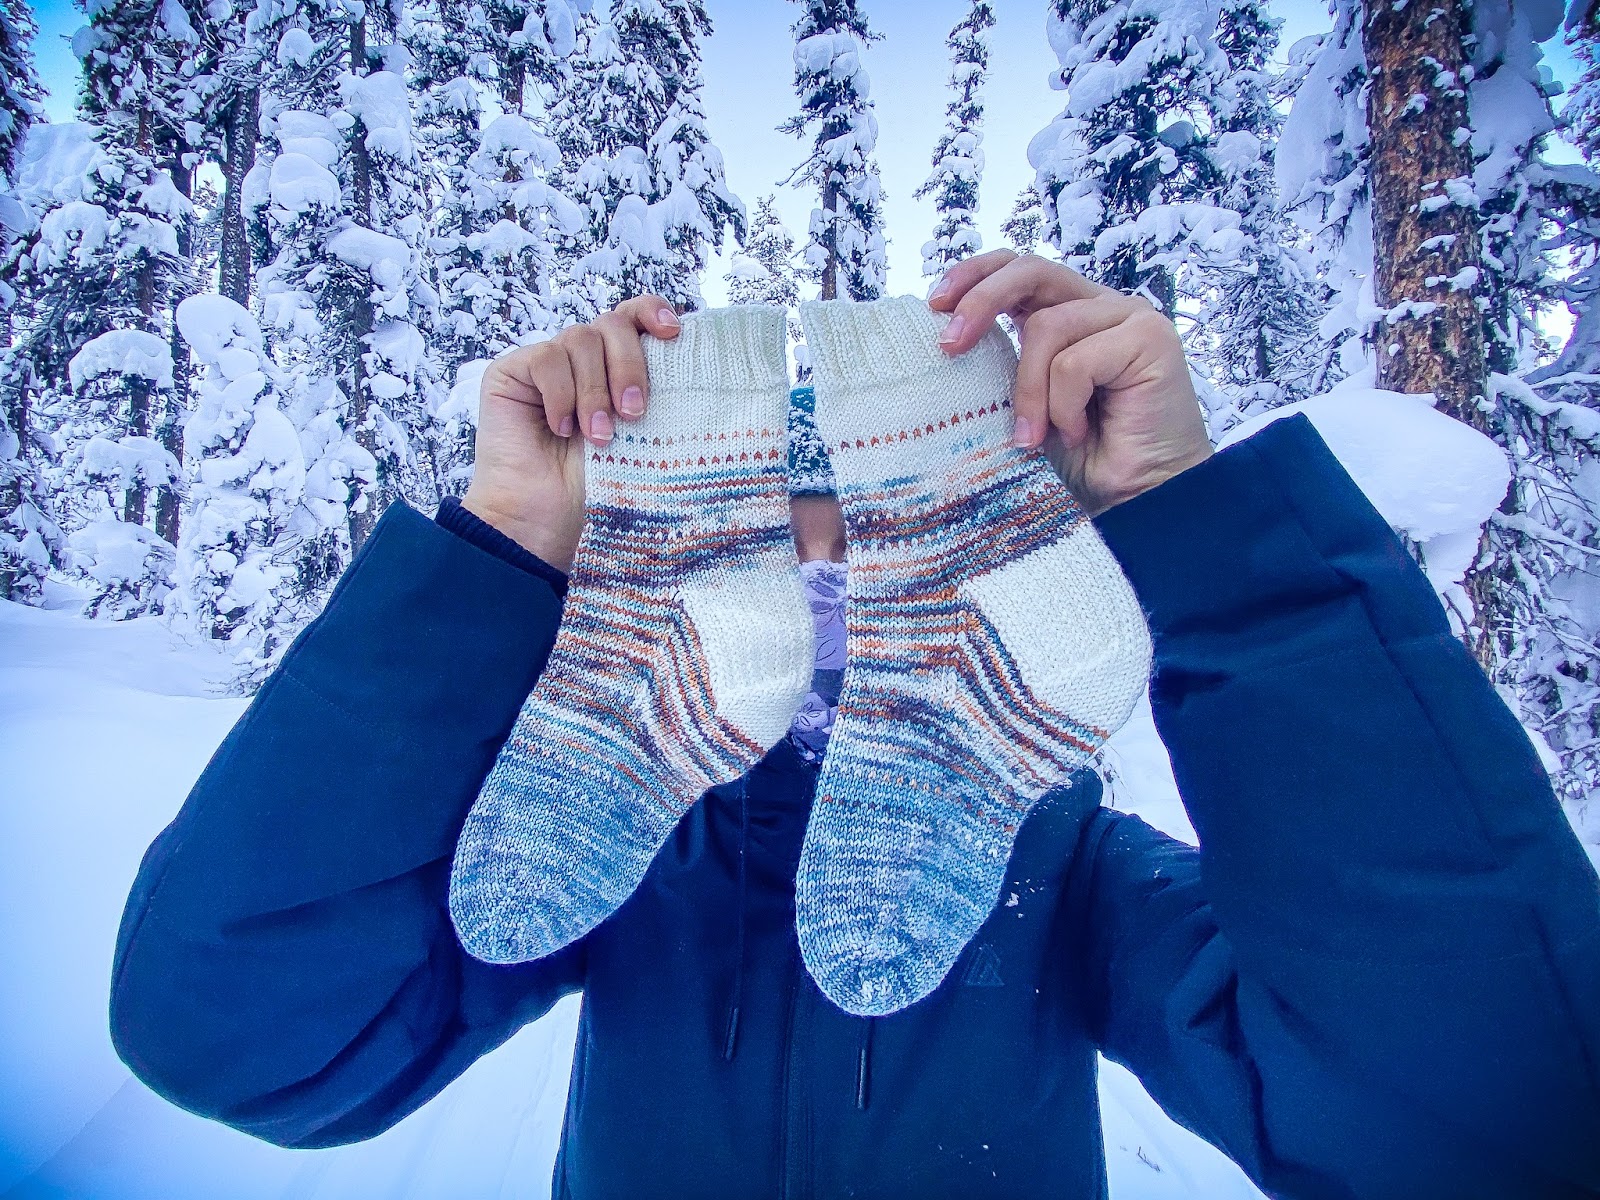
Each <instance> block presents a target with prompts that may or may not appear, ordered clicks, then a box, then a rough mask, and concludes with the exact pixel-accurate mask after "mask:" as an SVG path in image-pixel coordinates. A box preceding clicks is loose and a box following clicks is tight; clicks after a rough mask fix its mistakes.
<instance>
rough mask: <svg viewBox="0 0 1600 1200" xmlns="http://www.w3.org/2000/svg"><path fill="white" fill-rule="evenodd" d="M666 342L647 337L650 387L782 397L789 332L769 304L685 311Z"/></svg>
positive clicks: (786, 379)
mask: <svg viewBox="0 0 1600 1200" xmlns="http://www.w3.org/2000/svg"><path fill="white" fill-rule="evenodd" d="M680 320H681V321H682V323H683V328H682V331H681V332H680V333H679V334H678V336H677V337H675V338H672V339H670V340H666V339H662V338H656V337H651V336H650V335H649V334H646V335H645V336H644V337H643V338H642V339H641V340H642V342H643V344H644V361H645V367H646V369H647V370H648V371H649V372H650V387H651V389H652V390H655V389H657V388H672V389H675V390H691V389H692V390H694V391H699V392H706V391H712V392H716V391H725V390H728V389H739V390H758V391H770V390H772V389H774V388H781V389H783V391H784V392H785V394H787V392H788V383H789V370H788V360H787V356H786V353H785V352H786V350H787V346H788V330H787V328H786V327H785V313H784V310H783V309H781V308H778V307H777V306H776V305H771V304H737V305H734V306H732V307H730V308H715V309H711V310H709V311H707V312H695V313H686V314H685V315H684V316H683V317H682V318H680Z"/></svg>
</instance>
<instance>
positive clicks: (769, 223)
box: [727, 194, 805, 370]
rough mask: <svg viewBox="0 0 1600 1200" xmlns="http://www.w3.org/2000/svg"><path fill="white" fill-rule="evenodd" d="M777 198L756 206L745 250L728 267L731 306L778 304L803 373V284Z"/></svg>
mask: <svg viewBox="0 0 1600 1200" xmlns="http://www.w3.org/2000/svg"><path fill="white" fill-rule="evenodd" d="M777 199H778V198H777V197H776V196H774V195H771V194H768V195H765V196H762V197H761V199H760V200H758V201H757V202H756V212H755V216H753V217H751V218H750V228H749V230H748V231H747V232H746V233H745V237H744V250H743V251H742V252H738V253H735V254H734V255H733V256H732V257H731V259H730V260H729V263H728V274H727V281H728V303H729V304H776V305H778V306H779V307H781V308H783V309H785V310H786V311H787V312H788V314H789V317H788V328H789V341H790V343H791V344H793V345H794V346H795V347H796V348H797V351H799V358H800V364H801V367H802V370H803V369H804V365H805V355H804V352H803V350H800V342H801V337H802V334H801V329H800V319H799V317H798V316H797V315H796V311H795V310H796V307H797V306H798V305H799V303H800V282H799V280H798V278H797V277H796V275H795V269H794V260H795V245H794V235H793V234H792V233H790V232H789V230H788V228H787V227H786V226H785V225H784V223H783V221H782V219H781V218H780V217H779V216H778V210H777Z"/></svg>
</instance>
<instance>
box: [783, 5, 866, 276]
mask: <svg viewBox="0 0 1600 1200" xmlns="http://www.w3.org/2000/svg"><path fill="white" fill-rule="evenodd" d="M796 3H798V4H800V6H801V8H802V10H803V11H802V12H801V14H800V19H799V20H797V21H796V22H795V24H794V38H795V46H794V90H795V94H796V95H797V96H798V97H799V99H800V111H799V112H798V113H796V114H795V115H794V116H793V117H791V118H790V119H789V120H788V121H786V122H784V123H783V125H781V126H779V129H780V130H781V131H782V132H784V133H792V134H794V135H796V136H797V137H802V138H803V137H805V136H806V135H807V134H808V133H810V132H811V131H812V129H813V128H814V129H815V133H814V134H813V135H812V140H811V147H810V149H809V151H808V152H807V154H806V157H805V159H804V161H802V162H801V163H800V165H799V166H798V167H796V168H795V170H794V172H793V173H792V174H791V175H790V177H789V179H790V181H795V180H799V181H803V182H805V183H807V184H810V185H811V186H813V187H815V188H816V189H817V192H818V196H819V198H820V201H821V203H820V204H819V205H818V207H817V208H815V209H813V210H812V213H811V227H810V230H809V236H808V240H807V242H806V248H805V264H806V267H807V273H808V275H809V277H810V278H811V279H812V280H814V281H815V282H817V283H818V284H820V285H821V294H822V298H823V299H825V300H828V299H833V298H835V297H837V296H848V297H849V298H850V299H852V300H875V299H877V298H878V297H879V296H881V295H882V294H883V289H884V287H885V285H886V282H887V272H888V261H887V257H886V252H885V242H884V232H883V184H882V181H881V180H880V178H879V175H878V164H877V161H876V159H875V158H874V157H873V152H874V150H875V149H876V148H877V144H878V118H877V115H876V114H875V113H874V111H873V106H872V101H871V99H870V81H869V79H868V78H867V72H866V69H865V67H864V66H863V65H862V62H861V58H862V54H863V53H864V52H865V50H866V46H867V43H868V42H870V41H873V40H874V36H875V35H874V34H873V33H872V31H871V30H870V29H869V28H868V27H867V17H866V14H865V13H864V12H862V11H861V6H860V5H859V4H858V3H856V0H796Z"/></svg>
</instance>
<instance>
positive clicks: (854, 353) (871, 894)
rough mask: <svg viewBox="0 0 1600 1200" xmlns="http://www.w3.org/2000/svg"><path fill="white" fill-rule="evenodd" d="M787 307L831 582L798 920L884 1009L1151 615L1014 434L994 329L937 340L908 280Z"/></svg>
mask: <svg viewBox="0 0 1600 1200" xmlns="http://www.w3.org/2000/svg"><path fill="white" fill-rule="evenodd" d="M802 315H803V319H804V322H805V329H806V339H807V343H808V344H809V346H810V347H811V353H812V363H813V368H814V372H815V375H814V379H815V383H816V389H817V408H816V419H817V427H818V430H819V432H820V433H821V435H822V437H823V440H824V443H825V444H826V446H827V451H828V454H829V457H830V458H831V460H832V466H833V473H834V477H835V479H836V481H837V483H838V487H839V498H840V502H841V504H842V505H843V508H844V515H845V524H846V529H847V533H848V537H847V547H848V551H847V554H848V561H849V598H848V606H847V609H846V666H845V676H844V685H843V689H842V692H841V695H840V701H839V710H838V718H837V723H836V724H835V727H834V731H833V736H832V738H831V740H830V742H829V745H828V752H827V756H826V758H825V760H824V762H823V768H822V774H821V776H820V778H819V779H818V783H817V798H816V804H815V807H814V808H813V810H812V815H811V820H810V824H809V826H808V828H807V831H806V840H805V845H804V848H803V850H802V853H801V858H800V868H799V875H798V878H797V880H796V923H797V927H798V932H799V938H800V949H801V954H802V957H803V958H804V960H805V963H806V966H807V968H808V969H809V971H810V972H811V975H812V977H813V978H814V979H815V980H816V982H817V984H818V986H819V987H820V988H821V989H822V991H823V992H824V993H825V994H826V995H827V996H828V997H829V998H830V999H831V1000H832V1001H833V1002H834V1003H835V1004H837V1005H838V1006H839V1007H841V1008H843V1009H845V1010H846V1011H848V1012H852V1013H856V1014H859V1015H882V1014H885V1013H889V1012H893V1011H895V1010H897V1009H900V1008H903V1007H905V1006H906V1005H908V1004H911V1003H913V1002H915V1001H917V1000H919V999H921V998H922V997H924V996H926V995H927V994H928V993H929V992H931V991H932V990H933V989H934V988H935V987H937V986H938V984H939V982H940V981H941V980H942V979H943V978H944V976H945V974H946V973H947V972H948V971H949V969H950V967H951V966H952V965H953V964H954V962H955V960H956V958H957V956H958V955H959V954H960V952H961V950H962V948H963V947H964V946H965V945H966V944H967V942H968V941H969V940H970V939H971V937H972V935H973V934H974V933H976V932H977V930H978V927H979V926H980V925H981V924H982V923H983V922H984V920H985V919H986V918H987V917H988V915H989V913H990V911H991V910H992V909H993V908H994V905H995V902H996V900H997V899H998V894H999V890H1000V886H1001V883H1002V882H1003V880H1004V876H1005V869H1006V864H1007V862H1008V860H1009V858H1010V854H1011V847H1012V844H1013V842H1014V839H1015V837H1016V833H1017V830H1018V827H1019V826H1020V825H1021V824H1022V821H1023V819H1024V818H1025V817H1026V816H1027V815H1028V812H1029V810H1030V809H1031V808H1032V806H1033V804H1034V802H1035V801H1037V800H1038V799H1039V798H1040V797H1041V796H1043V795H1044V794H1045V793H1046V792H1047V791H1049V790H1050V789H1052V788H1054V787H1058V786H1059V785H1061V784H1062V783H1063V782H1065V781H1066V779H1067V778H1068V776H1069V775H1070V774H1071V773H1072V772H1073V771H1074V770H1076V769H1078V768H1080V767H1082V766H1084V765H1085V764H1086V763H1088V762H1089V761H1090V760H1091V759H1092V757H1093V756H1094V755H1095V753H1096V751H1097V749H1098V748H1099V746H1100V745H1101V744H1102V743H1103V742H1104V741H1105V740H1106V738H1107V737H1109V736H1110V734H1111V733H1112V732H1113V731H1114V730H1116V729H1117V728H1118V727H1119V726H1120V725H1121V724H1122V723H1123V722H1124V721H1125V720H1126V719H1127V717H1128V714H1129V712H1130V711H1131V709H1132V707H1133V705H1134V703H1135V701H1136V700H1137V699H1138V697H1139V695H1140V693H1141V692H1142V690H1143V689H1144V686H1145V682H1146V679H1147V677H1148V675H1149V669H1150V655H1151V645H1150V635H1149V631H1148V629H1147V627H1146V625H1145V621H1144V615H1143V613H1142V611H1141V610H1140V608H1139V605H1138V602H1137V600H1136V598H1135V597H1134V594H1133V591H1132V589H1131V588H1130V587H1129V585H1128V582H1127V580H1126V578H1125V577H1124V576H1123V574H1122V570H1121V568H1120V567H1119V566H1118V565H1117V562H1116V560H1115V559H1114V558H1113V557H1112V556H1111V553H1110V551H1109V550H1107V549H1106V547H1105V544H1104V543H1103V542H1102V541H1101V540H1100V537H1099V534H1098V533H1097V532H1096V531H1095V529H1094V526H1093V525H1092V524H1090V522H1089V521H1088V519H1087V517H1086V516H1085V514H1084V513H1083V511H1082V510H1081V509H1080V508H1079V507H1078V505H1077V503H1076V502H1075V501H1074V499H1073V497H1072V495H1071V494H1070V493H1069V492H1068V491H1067V489H1066V488H1065V487H1063V486H1062V484H1061V482H1060V481H1059V479H1057V477H1056V475H1055V473H1054V472H1053V471H1052V470H1051V468H1050V466H1049V464H1048V463H1047V462H1046V461H1045V459H1044V457H1043V456H1042V455H1041V454H1039V453H1038V452H1037V451H1023V450H1020V449H1017V448H1015V447H1013V446H1011V445H1010V443H1009V437H1010V433H1011V422H1012V416H1011V411H1010V408H1011V394H1012V390H1013V386H1014V382H1015V375H1016V355H1015V353H1014V351H1013V350H1012V347H1011V343H1010V341H1009V340H1008V339H1007V338H1006V337H1005V336H1004V335H1003V334H1001V333H1000V332H999V331H998V330H996V331H994V332H993V333H992V334H991V335H989V336H988V337H987V338H986V339H985V340H984V341H983V342H982V343H980V344H979V346H977V347H976V348H975V349H973V350H972V351H970V352H968V353H966V354H964V355H961V356H960V357H958V358H955V359H952V358H951V357H950V356H949V355H947V354H945V353H944V352H943V351H942V350H940V349H939V348H938V346H937V338H938V334H939V331H940V329H941V328H942V325H943V323H944V318H942V317H939V316H937V315H936V314H934V313H933V312H932V311H930V310H929V308H928V307H927V305H926V304H925V303H923V302H922V301H921V300H917V299H913V298H910V297H903V298H898V299H893V300H882V301H876V302H873V303H870V304H850V303H846V302H839V301H825V302H820V303H811V304H808V305H803V306H802Z"/></svg>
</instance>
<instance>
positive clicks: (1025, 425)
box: [1011, 417, 1033, 446]
mask: <svg viewBox="0 0 1600 1200" xmlns="http://www.w3.org/2000/svg"><path fill="white" fill-rule="evenodd" d="M1011 444H1012V445H1013V446H1031V445H1033V425H1032V424H1031V423H1030V422H1029V421H1028V418H1027V417H1018V418H1017V420H1016V424H1014V425H1013V426H1012V427H1011Z"/></svg>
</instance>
